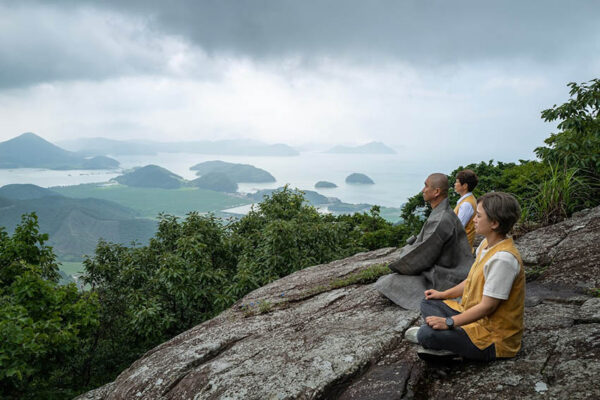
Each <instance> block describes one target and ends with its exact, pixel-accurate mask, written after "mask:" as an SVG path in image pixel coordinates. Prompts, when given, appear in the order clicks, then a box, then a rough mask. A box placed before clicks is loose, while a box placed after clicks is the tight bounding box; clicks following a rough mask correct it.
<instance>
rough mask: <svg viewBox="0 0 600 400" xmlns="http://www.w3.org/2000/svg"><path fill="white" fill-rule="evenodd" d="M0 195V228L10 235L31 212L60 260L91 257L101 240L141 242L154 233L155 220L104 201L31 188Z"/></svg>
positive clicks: (7, 190)
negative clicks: (89, 255)
mask: <svg viewBox="0 0 600 400" xmlns="http://www.w3.org/2000/svg"><path fill="white" fill-rule="evenodd" d="M0 193H1V194H0V196H3V197H2V198H0V207H1V211H0V226H3V227H4V228H5V229H6V230H7V231H8V232H12V231H13V230H14V228H15V227H16V226H17V225H18V223H19V222H20V221H21V216H22V215H23V214H26V213H31V212H35V213H36V214H37V216H38V219H39V224H40V231H41V232H45V233H48V234H49V237H50V238H49V241H48V242H49V244H50V245H51V246H52V247H53V248H54V251H55V252H56V254H57V256H58V258H59V259H61V260H81V257H82V256H83V255H84V254H93V253H94V249H95V248H96V245H97V244H98V240H99V239H101V238H103V239H105V240H107V241H110V242H114V243H121V244H126V245H128V244H129V243H131V242H132V241H138V242H141V243H145V242H147V241H148V239H150V237H152V235H153V234H154V232H155V231H156V222H155V221H153V220H149V219H142V218H139V214H138V213H137V212H136V211H134V210H132V209H130V208H127V207H123V206H121V205H119V204H116V203H114V202H110V201H106V200H99V199H93V198H86V199H73V198H68V197H64V196H60V195H59V194H57V193H55V192H53V191H51V190H48V189H44V188H41V187H38V186H35V185H7V186H3V187H2V188H0ZM8 196H12V197H8Z"/></svg>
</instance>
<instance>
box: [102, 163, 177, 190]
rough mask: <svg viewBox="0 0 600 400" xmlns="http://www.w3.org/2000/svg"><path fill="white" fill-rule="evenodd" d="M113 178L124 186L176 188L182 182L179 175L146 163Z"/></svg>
mask: <svg viewBox="0 0 600 400" xmlns="http://www.w3.org/2000/svg"><path fill="white" fill-rule="evenodd" d="M113 180H114V181H115V182H118V183H120V184H122V185H126V186H133V187H146V188H160V189H178V188H180V187H181V186H182V185H183V183H184V180H183V178H182V177H181V176H179V175H176V174H174V173H172V172H171V171H169V170H167V169H165V168H162V167H159V166H158V165H146V166H145V167H140V168H136V169H134V170H133V171H131V172H128V173H126V174H123V175H119V176H117V177H116V178H114V179H113Z"/></svg>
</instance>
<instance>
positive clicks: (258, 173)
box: [190, 160, 276, 183]
mask: <svg viewBox="0 0 600 400" xmlns="http://www.w3.org/2000/svg"><path fill="white" fill-rule="evenodd" d="M190 170H192V171H196V175H198V176H202V175H205V174H209V173H214V172H219V173H222V174H225V175H226V176H227V177H228V178H229V179H231V180H232V181H233V182H235V183H240V182H252V183H263V182H275V181H276V180H275V177H274V176H273V175H271V174H270V173H269V172H267V171H265V170H264V169H261V168H256V167H254V166H252V165H249V164H235V163H229V162H225V161H220V160H214V161H205V162H202V163H199V164H196V165H194V166H192V167H190Z"/></svg>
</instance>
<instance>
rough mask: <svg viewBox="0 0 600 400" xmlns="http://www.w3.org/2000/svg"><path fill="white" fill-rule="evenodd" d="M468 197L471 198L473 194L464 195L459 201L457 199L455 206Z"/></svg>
mask: <svg viewBox="0 0 600 400" xmlns="http://www.w3.org/2000/svg"><path fill="white" fill-rule="evenodd" d="M469 196H473V193H471V192H468V193H466V194H465V195H464V196H462V197H461V198H460V199H458V201H457V202H456V203H457V204H458V203H460V202H461V201H463V199H466V198H467V197H469Z"/></svg>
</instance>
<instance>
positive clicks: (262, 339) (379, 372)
mask: <svg viewBox="0 0 600 400" xmlns="http://www.w3.org/2000/svg"><path fill="white" fill-rule="evenodd" d="M598 240H600V208H596V209H594V210H591V211H589V212H588V213H587V214H581V215H579V216H578V217H576V218H573V219H572V220H569V221H565V222H564V223H561V224H558V225H555V226H549V227H546V228H542V229H540V230H538V231H534V232H530V233H528V234H526V235H525V236H523V237H522V238H520V239H518V240H517V241H516V245H517V247H518V249H519V251H520V253H521V255H522V256H523V261H524V263H525V271H526V273H527V275H528V279H527V280H528V282H527V293H526V299H525V321H526V324H525V331H524V335H523V347H522V349H521V351H520V352H519V354H518V355H517V356H516V357H515V358H512V359H508V360H498V361H493V362H490V363H481V362H469V361H463V362H453V363H440V364H428V363H425V362H424V361H422V360H420V359H418V358H417V356H416V346H415V345H413V344H410V343H408V342H407V341H406V340H405V339H403V333H404V332H405V331H406V329H408V328H409V327H411V326H418V325H420V324H421V323H422V322H421V317H420V315H419V313H418V312H415V311H412V310H405V309H402V308H400V307H398V306H396V305H394V304H393V303H391V302H390V301H388V300H387V299H383V298H382V297H380V296H379V294H378V293H377V291H376V290H375V289H374V287H373V285H372V284H371V283H372V282H373V281H374V280H375V279H377V276H378V275H380V274H385V273H389V269H387V264H389V263H391V262H393V261H394V260H397V259H398V257H399V255H400V254H401V250H399V249H396V248H385V249H379V250H375V251H371V252H367V253H359V254H357V255H355V256H353V257H349V258H346V259H343V260H338V261H334V262H331V263H328V264H322V265H317V266H314V267H310V268H306V269H303V270H301V271H298V272H295V273H293V274H291V275H288V276H286V277H284V278H281V279H279V280H277V281H275V282H272V283H270V284H269V285H266V286H264V287H262V288H259V289H257V290H255V291H253V292H251V293H249V294H248V295H247V296H245V297H244V298H242V299H241V300H239V301H238V302H237V303H235V305H234V306H232V307H231V308H229V309H228V310H226V311H224V312H223V313H221V314H220V315H218V316H217V317H215V318H213V319H211V320H208V321H206V322H204V323H202V324H199V325H197V326H195V327H193V328H192V329H190V330H188V331H186V332H183V333H181V334H179V335H178V336H176V337H174V338H173V339H171V340H169V341H167V342H165V343H162V344H161V345H159V346H157V347H155V348H154V349H152V350H150V351H148V352H146V353H145V354H144V355H143V356H141V358H140V359H138V360H137V361H136V362H134V363H133V364H132V365H131V366H130V367H129V368H128V369H126V370H124V371H123V372H122V373H121V374H120V375H119V376H118V377H117V378H116V379H115V381H114V382H111V383H109V384H107V385H105V386H103V387H101V388H99V389H96V390H94V391H92V392H89V393H87V394H85V395H82V396H81V397H79V399H81V400H83V399H89V400H91V399H95V400H103V399H110V398H129V397H131V395H132V394H136V397H137V398H139V399H155V398H161V397H163V398H199V399H213V398H231V399H242V398H243V399H269V398H282V399H283V398H285V399H342V400H352V399H448V398H457V399H471V398H477V399H497V400H508V399H521V398H527V399H537V398H549V399H594V398H598V397H599V395H600V387H599V386H598V379H599V378H600V363H598V346H599V343H598V340H597V338H598V337H599V336H600V314H599V313H598V309H599V308H600V298H597V297H592V296H590V295H589V294H586V293H584V292H582V288H590V287H598V285H600V274H599V266H600V263H599V262H598V261H600V258H599V255H598V252H597V251H596V248H595V247H594V246H595V243H597V242H598ZM596 247H597V246H596ZM541 265H545V266H546V267H545V268H546V269H545V271H544V272H542V273H541V275H539V276H537V278H536V275H535V273H534V272H535V271H538V274H539V271H540V266H541ZM573 271H575V272H576V273H573ZM582 285H583V286H582ZM248 360H250V361H248ZM307 366H309V367H307ZM248 376H252V379H248Z"/></svg>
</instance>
